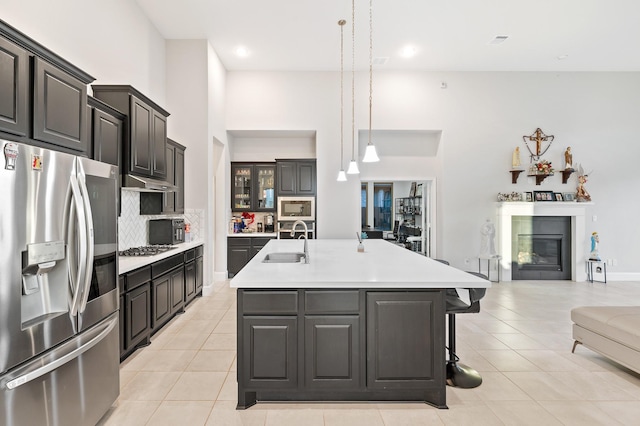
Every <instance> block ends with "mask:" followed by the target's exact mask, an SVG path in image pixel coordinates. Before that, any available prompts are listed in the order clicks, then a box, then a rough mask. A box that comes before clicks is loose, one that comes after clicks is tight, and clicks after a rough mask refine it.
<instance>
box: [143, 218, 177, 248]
mask: <svg viewBox="0 0 640 426" xmlns="http://www.w3.org/2000/svg"><path fill="white" fill-rule="evenodd" d="M179 243H184V219H153V220H150V221H149V244H169V245H175V244H179Z"/></svg>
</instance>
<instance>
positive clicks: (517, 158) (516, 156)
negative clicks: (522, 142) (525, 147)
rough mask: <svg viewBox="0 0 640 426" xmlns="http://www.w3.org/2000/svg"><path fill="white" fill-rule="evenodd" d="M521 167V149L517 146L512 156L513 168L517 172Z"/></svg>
mask: <svg viewBox="0 0 640 426" xmlns="http://www.w3.org/2000/svg"><path fill="white" fill-rule="evenodd" d="M519 167H520V147H519V146H517V147H516V149H514V150H513V154H512V155H511V168H512V169H514V170H516V169H518V168H519Z"/></svg>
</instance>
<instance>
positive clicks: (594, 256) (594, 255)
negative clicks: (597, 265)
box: [589, 232, 601, 262]
mask: <svg viewBox="0 0 640 426" xmlns="http://www.w3.org/2000/svg"><path fill="white" fill-rule="evenodd" d="M598 243H600V237H598V233H597V232H593V233H592V234H591V253H589V260H597V261H598V262H600V260H601V259H600V253H598Z"/></svg>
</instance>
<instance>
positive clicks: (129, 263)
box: [118, 240, 203, 274]
mask: <svg viewBox="0 0 640 426" xmlns="http://www.w3.org/2000/svg"><path fill="white" fill-rule="evenodd" d="M202 244H203V241H202V240H198V241H190V242H188V243H180V244H176V245H175V246H174V247H175V248H174V249H171V250H167V251H165V252H163V253H160V254H156V255H153V256H118V274H125V273H127V272H130V271H133V270H134V269H138V268H142V267H143V266H147V265H151V264H152V263H154V262H157V261H158V260H162V259H166V258H167V257H171V256H173V255H176V254H180V253H183V252H185V251H187V250H189V249H192V248H194V247H198V246H201V245H202Z"/></svg>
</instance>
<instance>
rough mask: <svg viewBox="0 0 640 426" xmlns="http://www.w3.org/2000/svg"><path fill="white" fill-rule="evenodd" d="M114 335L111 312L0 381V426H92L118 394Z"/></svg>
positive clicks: (115, 323) (115, 327)
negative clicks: (85, 329) (105, 317)
mask: <svg viewBox="0 0 640 426" xmlns="http://www.w3.org/2000/svg"><path fill="white" fill-rule="evenodd" d="M118 336H119V329H118V312H115V313H114V314H112V315H111V316H109V318H107V319H106V320H105V321H103V322H101V323H99V324H98V325H96V326H95V327H92V328H90V329H88V330H87V331H85V332H83V333H82V334H80V335H78V337H76V338H73V339H72V340H70V341H67V342H65V343H63V344H62V345H60V346H58V347H56V348H54V349H52V350H51V351H49V352H46V353H45V354H43V355H41V356H39V357H36V358H34V359H33V360H31V361H29V362H28V363H27V364H24V365H22V366H20V367H18V368H16V369H14V370H11V371H9V372H8V373H7V374H5V375H4V376H1V377H0V389H1V392H2V397H1V398H0V424H6V425H60V426H62V425H74V426H75V425H88V426H93V425H95V424H96V423H97V422H98V420H100V418H101V417H102V416H103V415H104V414H105V413H106V412H107V410H108V409H109V408H110V407H111V405H112V404H113V403H114V401H115V400H116V399H117V397H118V394H119V386H120V379H119V374H120V372H119V361H120V353H119V343H118ZM58 364H61V365H58ZM49 370H51V371H49ZM43 373H44V374H43Z"/></svg>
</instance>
